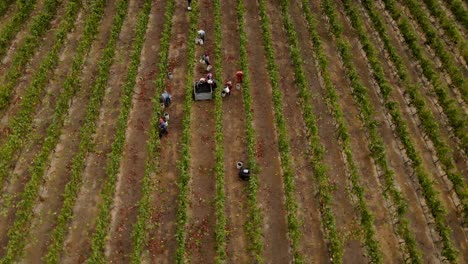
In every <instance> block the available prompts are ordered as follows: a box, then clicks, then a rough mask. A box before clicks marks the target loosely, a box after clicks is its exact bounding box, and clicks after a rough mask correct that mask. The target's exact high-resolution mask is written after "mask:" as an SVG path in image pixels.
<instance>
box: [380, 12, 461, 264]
mask: <svg viewBox="0 0 468 264" xmlns="http://www.w3.org/2000/svg"><path fill="white" fill-rule="evenodd" d="M385 18H386V22H387V23H388V24H391V22H390V19H389V17H388V15H385ZM388 31H389V36H392V39H393V40H394V41H393V44H394V45H395V47H397V48H398V50H399V51H400V54H402V53H403V54H405V53H404V52H403V50H404V51H406V49H405V48H404V47H405V46H404V44H403V43H401V41H402V40H401V38H400V37H399V31H395V25H393V27H388ZM408 56H410V54H408V55H407V56H402V57H403V58H404V62H405V64H406V65H407V66H408V68H409V69H410V73H411V76H412V78H413V79H414V80H417V81H419V82H420V83H424V81H423V80H422V78H421V77H420V74H418V73H417V71H416V69H415V67H414V65H415V64H414V63H411V62H410V61H408V59H407V58H411V57H408ZM424 94H425V96H426V98H428V97H429V98H430V97H432V95H430V94H427V92H425V93H424ZM432 99H433V100H435V99H434V98H432ZM430 101H432V100H427V101H426V102H430ZM428 106H431V108H432V109H433V112H434V115H435V116H436V117H439V118H438V120H440V113H439V112H438V110H436V108H435V107H434V106H433V105H431V103H428ZM439 127H440V130H441V132H442V135H443V136H444V137H445V138H446V139H448V142H449V143H450V145H451V146H452V149H454V153H457V151H456V150H455V148H454V147H453V143H454V142H453V139H451V138H450V137H449V136H448V135H447V134H448V133H447V127H446V126H443V125H440V126H439ZM418 139H419V140H422V137H419V138H418ZM420 145H422V144H420ZM460 155H461V154H460ZM427 156H428V155H427ZM455 157H456V162H457V165H460V160H459V159H458V158H457V157H459V156H458V155H457V156H455ZM431 159H432V160H435V158H431ZM425 164H426V166H427V167H428V169H429V171H431V172H437V171H438V168H437V167H435V165H434V162H431V161H430V160H428V158H426V159H425ZM464 174H465V175H466V170H465V173H464ZM465 178H466V176H465ZM433 179H434V180H435V182H434V183H435V186H434V187H435V189H436V190H437V191H439V193H440V195H439V197H440V199H441V201H442V204H443V206H444V207H445V208H446V209H448V214H447V222H448V224H449V226H450V228H452V230H453V234H452V237H453V238H454V241H455V245H456V247H457V248H458V249H460V252H462V254H461V255H460V258H461V259H468V256H467V254H468V253H467V250H466V248H467V243H466V241H467V239H466V232H465V230H464V229H463V227H462V224H461V219H460V218H459V216H458V215H457V210H456V209H455V205H454V203H453V200H452V198H451V197H452V196H453V195H454V194H453V193H452V192H450V191H449V189H448V187H447V179H442V178H441V177H440V176H439V175H433Z"/></svg>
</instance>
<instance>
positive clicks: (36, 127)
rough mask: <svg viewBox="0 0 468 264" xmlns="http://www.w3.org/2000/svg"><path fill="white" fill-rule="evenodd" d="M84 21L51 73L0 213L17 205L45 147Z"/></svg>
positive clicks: (24, 83)
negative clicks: (28, 172) (31, 168)
mask: <svg viewBox="0 0 468 264" xmlns="http://www.w3.org/2000/svg"><path fill="white" fill-rule="evenodd" d="M82 22H83V16H82V13H80V14H79V16H78V18H77V20H76V25H75V30H74V31H73V32H72V33H70V34H69V35H68V36H67V37H68V39H67V41H66V43H65V48H64V49H63V50H62V52H61V54H60V58H61V59H60V62H59V64H58V67H57V68H56V69H55V71H53V73H52V74H51V81H50V85H47V87H46V88H45V94H44V98H43V100H41V101H40V102H39V104H38V110H37V117H36V118H35V120H34V122H33V131H35V132H34V135H33V136H32V137H30V138H27V139H26V144H25V147H24V151H23V152H22V153H19V154H17V158H16V159H15V160H17V162H16V165H15V164H14V166H13V167H12V171H13V173H12V174H13V175H12V176H13V177H12V178H11V180H10V182H9V184H6V185H5V187H4V189H3V191H2V197H1V200H0V211H2V213H5V212H7V211H8V207H9V206H10V205H11V204H14V203H16V202H14V201H17V195H18V194H19V192H20V191H21V190H22V188H23V187H24V183H25V180H26V179H27V177H26V176H28V175H24V173H25V172H24V171H25V170H27V169H28V166H29V164H30V163H31V161H32V159H33V158H34V155H35V153H37V152H38V151H39V149H40V147H41V143H40V142H39V141H40V140H41V139H42V138H43V137H41V135H44V134H45V133H46V131H45V129H46V128H47V125H48V121H47V120H48V118H49V117H50V116H51V115H52V111H53V105H54V101H55V97H57V96H58V93H59V90H60V89H61V86H60V85H58V84H57V83H62V82H63V80H64V79H65V76H66V73H67V72H68V69H69V68H70V65H71V61H72V58H73V54H74V52H75V50H76V48H77V45H76V43H77V41H78V39H79V37H80V35H81V34H82V32H83V23H82ZM34 63H35V62H33V64H32V65H33V67H29V68H31V69H35V67H34ZM28 78H29V77H28ZM29 84H30V80H29V79H28V80H26V79H25V80H24V81H21V83H20V84H19V85H18V88H17V89H24V87H21V86H27V85H29ZM18 107H19V104H11V105H10V109H8V110H7V113H5V115H4V116H3V119H2V121H1V125H0V131H1V130H2V129H5V128H6V126H7V125H8V120H11V119H12V118H13V117H14V116H15V114H16V113H17V111H18ZM15 199H16V200H15ZM3 228H6V226H3Z"/></svg>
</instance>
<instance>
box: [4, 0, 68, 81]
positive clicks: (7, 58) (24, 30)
mask: <svg viewBox="0 0 468 264" xmlns="http://www.w3.org/2000/svg"><path fill="white" fill-rule="evenodd" d="M43 8H44V0H37V2H36V5H35V7H34V10H33V11H32V12H31V13H30V15H29V18H28V19H26V21H25V22H24V24H23V25H22V26H21V28H20V29H19V30H18V31H17V32H16V34H15V36H14V38H13V40H12V41H11V44H10V48H9V49H8V50H7V52H6V53H5V55H4V56H3V57H0V60H1V64H0V75H3V73H4V72H5V69H7V68H8V66H9V65H10V63H11V59H12V57H13V56H12V55H13V54H14V53H15V52H16V50H17V48H18V46H19V45H21V43H22V42H23V40H24V38H25V37H26V36H28V34H29V28H30V25H31V23H32V21H33V19H32V18H34V17H35V16H36V15H38V14H39V13H40V12H41V11H42V9H43ZM59 9H62V8H59ZM13 16H14V15H13ZM10 20H11V19H10ZM8 23H10V21H8ZM0 29H2V30H3V27H1V28H0Z"/></svg>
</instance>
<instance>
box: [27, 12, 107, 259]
mask: <svg viewBox="0 0 468 264" xmlns="http://www.w3.org/2000/svg"><path fill="white" fill-rule="evenodd" d="M114 13H115V5H114V4H113V3H108V4H107V7H106V9H105V14H104V18H103V21H102V22H101V24H100V25H99V33H98V36H97V39H96V40H97V42H95V43H93V46H92V48H91V51H90V53H89V55H88V59H87V61H86V64H85V67H84V69H83V73H82V75H81V84H82V85H81V90H80V91H78V93H77V94H76V96H75V98H74V100H72V103H71V107H70V110H69V115H68V117H67V120H66V121H65V124H64V127H63V128H62V131H61V133H62V134H61V137H60V141H59V143H58V144H57V146H56V148H55V151H54V153H53V154H52V159H51V163H50V167H49V168H48V170H47V172H46V174H45V176H44V185H43V186H41V188H40V196H39V197H40V198H39V203H38V204H36V206H35V208H34V209H33V210H34V212H35V213H36V217H35V218H34V219H33V220H32V224H31V225H32V228H31V232H30V234H29V236H28V238H27V243H26V245H27V246H26V247H25V252H26V253H25V255H24V256H23V257H24V262H25V263H30V262H31V261H33V262H34V261H35V260H37V259H40V258H41V257H42V256H43V255H45V252H46V250H47V246H48V244H49V243H50V240H49V239H50V235H51V232H52V230H53V228H54V227H55V224H56V217H57V214H58V212H59V211H60V208H61V207H62V202H63V199H62V196H61V194H62V192H63V190H64V187H65V185H66V184H67V182H68V180H69V178H70V177H69V176H70V173H69V168H70V167H69V166H70V164H71V161H72V159H73V157H74V155H75V153H76V152H77V151H78V145H79V140H77V139H79V129H80V127H81V124H82V122H83V119H84V115H85V111H83V109H85V107H86V105H87V103H88V101H89V96H90V93H91V88H92V87H93V83H94V76H96V75H97V70H98V69H97V61H98V59H99V58H100V54H101V51H102V50H103V48H104V46H105V44H106V43H107V39H108V38H109V36H110V31H109V29H110V25H111V23H112V20H113V14H114Z"/></svg>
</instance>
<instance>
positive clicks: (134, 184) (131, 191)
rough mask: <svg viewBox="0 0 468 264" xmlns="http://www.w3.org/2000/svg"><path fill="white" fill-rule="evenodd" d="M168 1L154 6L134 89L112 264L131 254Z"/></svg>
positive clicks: (114, 216)
mask: <svg viewBox="0 0 468 264" xmlns="http://www.w3.org/2000/svg"><path fill="white" fill-rule="evenodd" d="M165 6H166V1H156V2H155V3H153V10H152V11H151V14H150V16H151V17H150V21H151V24H150V26H149V28H150V32H152V33H151V35H152V36H153V37H151V38H147V39H146V42H145V47H144V49H143V54H144V55H143V57H142V60H141V63H140V64H141V66H140V72H139V78H138V81H137V86H136V87H135V95H134V97H133V99H132V100H133V102H132V104H133V107H132V110H131V112H130V115H129V121H128V126H127V127H128V128H127V132H126V143H125V147H124V152H123V156H122V161H121V163H120V173H119V174H118V182H117V189H116V193H115V198H114V200H115V202H114V207H113V209H112V218H111V228H110V233H109V237H110V239H109V240H108V242H107V245H106V256H107V257H108V260H109V262H111V263H120V262H121V261H124V262H128V261H129V256H130V253H131V250H132V248H131V241H132V238H131V232H132V226H133V223H134V222H135V220H136V217H137V209H138V207H137V203H138V201H139V199H140V195H141V193H140V188H141V180H142V178H143V176H144V170H145V164H146V159H147V146H146V141H147V139H148V131H149V123H150V117H151V115H152V106H153V104H152V102H151V99H152V98H153V96H154V92H155V91H154V83H153V82H154V80H155V78H156V76H157V74H158V69H157V63H158V58H159V55H158V53H159V44H160V43H159V36H160V28H161V26H162V24H163V23H164V16H163V14H164V9H165Z"/></svg>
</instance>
